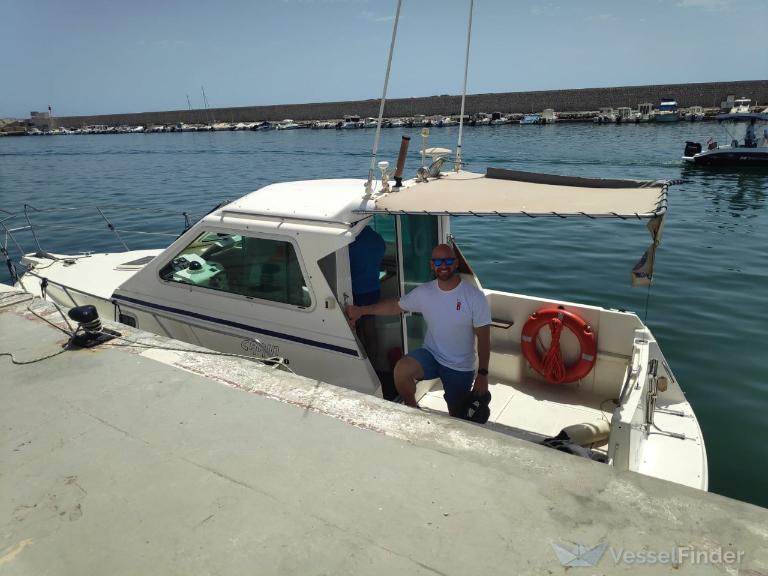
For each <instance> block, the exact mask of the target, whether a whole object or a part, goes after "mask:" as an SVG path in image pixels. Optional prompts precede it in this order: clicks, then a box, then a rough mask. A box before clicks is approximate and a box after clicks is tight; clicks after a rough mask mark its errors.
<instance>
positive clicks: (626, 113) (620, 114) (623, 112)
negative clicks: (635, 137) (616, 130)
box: [616, 106, 639, 124]
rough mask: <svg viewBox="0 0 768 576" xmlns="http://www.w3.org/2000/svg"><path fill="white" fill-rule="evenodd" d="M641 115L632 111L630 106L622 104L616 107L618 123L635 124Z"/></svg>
mask: <svg viewBox="0 0 768 576" xmlns="http://www.w3.org/2000/svg"><path fill="white" fill-rule="evenodd" d="M638 118H639V116H636V113H635V112H633V111H632V108H630V107H629V106H621V107H619V108H616V123H617V124H634V123H635V122H637V120H638Z"/></svg>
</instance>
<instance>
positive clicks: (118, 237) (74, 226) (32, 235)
mask: <svg viewBox="0 0 768 576" xmlns="http://www.w3.org/2000/svg"><path fill="white" fill-rule="evenodd" d="M118 211H121V212H122V213H123V217H124V216H125V212H131V213H134V214H137V215H141V214H151V215H152V220H154V219H155V218H154V217H156V216H164V215H165V216H168V217H171V216H176V217H178V218H179V220H180V224H181V225H182V226H181V230H180V231H158V230H147V229H137V228H135V227H132V226H130V225H128V226H118V225H116V224H115V222H116V221H117V220H116V219H115V216H114V215H115V213H116V212H118ZM0 212H2V214H0V232H2V234H3V237H2V239H1V241H0V253H2V256H3V257H4V258H5V261H6V265H7V267H8V271H9V273H10V275H11V279H12V281H13V282H16V280H17V279H18V276H19V274H18V271H17V268H16V265H17V264H21V257H22V256H24V255H25V254H29V253H35V254H36V255H39V256H46V257H51V254H50V252H48V251H47V250H45V249H44V248H43V245H42V242H41V232H43V231H55V232H61V231H71V232H78V233H88V234H92V233H94V232H96V233H103V232H105V231H106V232H108V233H109V234H108V235H109V236H111V237H112V238H113V241H114V242H116V243H117V244H118V245H119V246H120V248H121V249H122V250H125V251H126V252H127V251H130V250H131V248H130V247H129V243H128V242H127V241H126V238H128V237H130V236H141V237H145V238H147V237H162V238H164V239H166V240H167V239H169V238H173V239H175V238H178V237H179V236H180V235H181V234H183V233H184V232H186V231H187V230H188V229H189V228H190V227H191V226H192V223H193V222H196V221H197V220H198V219H199V218H200V217H201V216H202V215H193V214H191V213H189V212H186V211H182V212H179V211H176V210H167V209H162V208H150V207H143V206H131V205H125V204H122V205H121V204H109V205H101V206H95V205H94V206H88V207H86V208H84V207H81V206H58V207H51V208H38V207H36V206H34V205H32V204H24V207H23V210H22V211H21V212H10V211H8V210H4V209H0ZM68 214H76V217H77V218H76V221H75V222H73V223H67V222H66V220H67V219H66V217H65V216H66V215H68ZM59 216H61V218H59ZM90 216H93V217H96V222H101V223H102V224H101V225H97V224H95V223H93V222H91V223H89V224H84V223H83V222H85V221H87V220H88V218H89V217H90ZM41 219H43V220H45V219H47V220H48V221H46V222H40V220H41ZM51 220H52V221H51ZM145 221H146V219H145ZM24 235H29V239H31V240H32V242H33V243H34V248H33V249H32V250H27V249H26V248H25V246H24V242H23V241H21V238H22V236H24ZM14 250H16V251H18V262H15V261H14V254H12V253H13V252H14Z"/></svg>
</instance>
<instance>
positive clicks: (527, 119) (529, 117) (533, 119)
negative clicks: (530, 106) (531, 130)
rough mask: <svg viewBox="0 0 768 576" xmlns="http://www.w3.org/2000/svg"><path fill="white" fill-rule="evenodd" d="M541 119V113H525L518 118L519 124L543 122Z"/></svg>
mask: <svg viewBox="0 0 768 576" xmlns="http://www.w3.org/2000/svg"><path fill="white" fill-rule="evenodd" d="M543 123H544V122H542V120H541V115H539V114H525V115H524V116H523V117H522V118H521V119H520V124H523V125H526V124H543Z"/></svg>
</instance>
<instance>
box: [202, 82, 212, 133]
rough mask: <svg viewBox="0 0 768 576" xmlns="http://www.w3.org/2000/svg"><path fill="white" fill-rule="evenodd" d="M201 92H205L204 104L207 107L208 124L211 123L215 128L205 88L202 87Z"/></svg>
mask: <svg viewBox="0 0 768 576" xmlns="http://www.w3.org/2000/svg"><path fill="white" fill-rule="evenodd" d="M200 90H202V92H203V104H204V105H205V110H206V113H207V115H208V122H209V123H210V125H211V126H213V124H214V123H215V120H214V118H213V115H212V114H211V109H210V107H209V106H208V98H207V97H206V95H205V86H200Z"/></svg>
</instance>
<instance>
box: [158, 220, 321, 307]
mask: <svg viewBox="0 0 768 576" xmlns="http://www.w3.org/2000/svg"><path fill="white" fill-rule="evenodd" d="M160 278H162V279H163V280H165V281H166V282H177V283H179V284H187V285H191V286H199V287H203V288H209V289H211V290H218V291H221V292H228V293H230V294H239V295H241V296H246V297H248V298H258V299H261V300H269V301H272V302H281V303H283V304H290V305H293V306H299V307H302V308H306V307H308V306H310V304H311V299H310V295H309V289H308V288H307V285H306V282H305V281H304V275H303V274H302V271H301V265H300V264H299V258H298V255H297V254H296V250H295V249H294V247H293V244H291V243H290V242H286V241H283V240H273V239H270V238H254V237H250V236H242V235H240V234H223V233H215V232H205V233H203V234H201V235H200V236H198V237H197V238H195V240H193V241H192V242H191V243H190V244H189V245H188V246H187V247H186V248H184V249H183V250H182V251H181V252H179V253H178V254H177V255H176V256H175V257H174V258H173V260H171V261H170V262H169V263H168V264H166V265H165V266H164V267H163V268H162V269H161V270H160Z"/></svg>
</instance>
